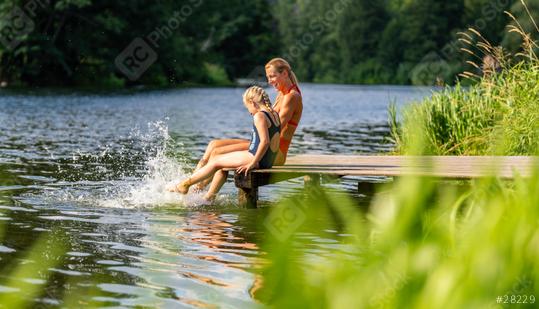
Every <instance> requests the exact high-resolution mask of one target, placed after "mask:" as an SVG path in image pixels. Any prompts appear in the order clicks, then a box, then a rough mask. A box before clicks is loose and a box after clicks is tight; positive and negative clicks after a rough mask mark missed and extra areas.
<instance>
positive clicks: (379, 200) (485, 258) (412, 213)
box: [256, 174, 539, 308]
mask: <svg viewBox="0 0 539 309" xmlns="http://www.w3.org/2000/svg"><path fill="white" fill-rule="evenodd" d="M390 186H391V187H390V188H389V189H390V190H385V191H384V192H385V193H379V194H378V195H377V196H376V198H375V199H374V200H373V202H372V204H371V206H370V208H369V209H368V211H366V212H365V211H362V210H360V209H359V208H358V207H357V205H355V204H354V202H353V201H351V200H349V199H348V198H347V197H346V195H343V194H338V195H336V194H334V193H328V192H326V191H324V190H319V191H315V192H311V193H310V194H308V195H307V196H306V197H294V198H291V199H288V200H285V201H283V202H282V203H281V204H280V205H278V206H276V207H275V209H273V210H272V214H271V215H270V217H269V219H268V221H267V225H266V227H268V226H271V224H272V223H275V222H279V221H278V220H277V219H278V218H283V219H285V220H284V221H286V222H288V225H282V224H279V231H283V230H285V231H286V232H285V233H284V234H283V233H276V232H275V230H274V229H272V228H268V230H267V231H266V234H267V235H268V241H267V243H266V246H265V247H264V250H265V251H266V250H267V252H269V253H268V259H269V260H270V263H269V264H268V265H267V266H266V267H265V268H264V269H263V270H262V272H261V273H262V276H263V284H262V285H263V288H262V289H261V290H259V291H258V292H257V293H256V295H257V297H258V298H260V299H261V300H262V301H264V302H266V303H268V304H269V305H270V306H271V307H276V308H299V307H301V308H491V307H492V308H497V307H498V306H501V305H498V304H497V303H496V299H497V296H503V295H508V298H509V301H510V297H511V295H519V299H520V300H521V301H524V295H525V296H526V299H527V301H528V303H529V302H532V301H533V302H534V303H537V302H538V301H539V299H537V298H538V297H539V286H538V285H536V284H535V283H536V282H539V281H538V280H539V208H538V207H537V206H538V205H539V177H538V175H537V174H536V175H535V176H533V177H532V178H530V179H517V180H516V181H515V182H514V183H511V184H510V185H508V184H506V183H502V182H500V181H498V180H496V179H484V180H481V181H476V182H474V183H472V184H471V185H469V186H462V185H455V184H448V183H441V184H440V183H437V182H436V181H434V180H433V179H429V178H421V177H406V178H402V179H400V180H398V181H397V182H395V183H394V184H392V185H390ZM386 189H387V188H386ZM291 214H295V215H291ZM328 217H329V218H332V219H330V220H326V221H323V222H321V221H320V219H319V218H328ZM276 218H277V219H276ZM281 223H282V222H281ZM287 229H288V230H287ZM325 229H333V230H337V231H338V232H339V233H343V234H347V235H348V237H345V238H343V239H347V240H344V243H345V245H344V246H343V247H341V248H340V249H337V248H336V249H335V250H330V251H329V252H325V253H323V252H322V253H321V252H317V251H316V250H314V249H313V243H312V241H310V240H309V238H308V237H304V236H305V235H306V233H314V234H316V233H319V232H320V231H323V230H325ZM316 231H318V232H316ZM283 235H284V236H283ZM314 247H316V246H314ZM532 299H533V300H532ZM515 301H516V299H515ZM504 306H505V307H507V306H512V307H514V306H516V305H510V304H506V305H504ZM520 306H523V304H520ZM530 307H531V306H530Z"/></svg>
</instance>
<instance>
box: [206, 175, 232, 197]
mask: <svg viewBox="0 0 539 309" xmlns="http://www.w3.org/2000/svg"><path fill="white" fill-rule="evenodd" d="M227 177H228V172H225V171H223V170H218V171H217V172H215V174H214V175H213V178H212V181H211V185H210V190H208V192H207V193H206V195H204V199H206V200H208V201H213V200H214V199H215V196H216V195H217V192H219V190H221V187H222V186H223V185H224V184H225V182H226V178H227Z"/></svg>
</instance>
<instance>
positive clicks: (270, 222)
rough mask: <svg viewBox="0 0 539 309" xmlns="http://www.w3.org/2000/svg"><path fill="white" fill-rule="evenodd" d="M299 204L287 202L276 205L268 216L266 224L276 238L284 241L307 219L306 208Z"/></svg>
mask: <svg viewBox="0 0 539 309" xmlns="http://www.w3.org/2000/svg"><path fill="white" fill-rule="evenodd" d="M298 205H299V204H298V203H286V204H284V205H279V206H276V207H275V208H274V209H273V211H272V212H271V213H270V214H269V216H268V217H266V220H265V221H264V225H265V226H266V228H267V229H268V231H269V232H270V233H271V234H272V235H273V236H274V237H275V238H276V239H278V240H280V241H282V242H284V241H285V240H286V239H288V238H289V237H290V236H291V235H292V234H294V233H295V232H296V231H297V230H298V228H299V227H300V226H301V225H302V224H303V222H304V221H305V219H306V215H305V210H304V209H302V208H301V207H300V206H298Z"/></svg>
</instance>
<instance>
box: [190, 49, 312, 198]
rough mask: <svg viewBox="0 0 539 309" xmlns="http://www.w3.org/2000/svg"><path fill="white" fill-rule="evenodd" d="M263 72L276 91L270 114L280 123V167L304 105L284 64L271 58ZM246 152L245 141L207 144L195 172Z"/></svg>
mask: <svg viewBox="0 0 539 309" xmlns="http://www.w3.org/2000/svg"><path fill="white" fill-rule="evenodd" d="M265 69H266V77H267V79H268V83H269V84H270V85H271V86H273V87H274V88H275V89H276V90H277V91H278V94H277V98H276V99H275V104H274V106H273V110H275V111H276V112H277V113H278V114H279V118H280V121H281V133H280V138H279V152H278V153H277V156H276V158H275V161H274V165H283V164H284V163H285V161H286V156H287V154H288V148H289V147H290V143H291V142H292V137H293V136H294V133H295V132H296V128H297V127H298V124H299V121H300V119H301V114H302V112H303V101H302V97H301V91H300V90H299V87H298V80H297V78H296V75H295V74H294V72H293V71H292V68H291V67H290V64H288V62H287V61H286V60H284V59H282V58H274V59H272V60H270V61H269V62H268V63H267V64H266V65H265ZM248 148H249V140H246V139H220V140H213V141H211V142H210V143H209V144H208V147H207V148H206V151H205V152H204V155H203V156H202V159H200V161H199V162H198V164H197V167H196V170H198V169H200V168H202V167H203V166H205V165H206V164H207V163H208V161H209V160H211V159H212V158H214V157H216V156H218V155H222V154H226V153H230V152H234V151H243V150H247V149H248ZM207 183H208V181H205V182H201V183H199V186H198V189H203V188H204V187H205V186H206V185H207Z"/></svg>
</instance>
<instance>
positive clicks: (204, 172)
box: [172, 86, 281, 202]
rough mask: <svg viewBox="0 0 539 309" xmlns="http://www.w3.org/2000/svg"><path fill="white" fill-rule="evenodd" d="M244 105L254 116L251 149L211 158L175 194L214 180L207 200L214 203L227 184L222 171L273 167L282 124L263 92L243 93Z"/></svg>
mask: <svg viewBox="0 0 539 309" xmlns="http://www.w3.org/2000/svg"><path fill="white" fill-rule="evenodd" d="M243 104H244V105H245V108H246V109H247V110H248V111H249V113H250V114H251V115H252V116H253V129H252V134H251V136H252V137H251V141H250V144H249V147H248V149H246V150H241V151H234V152H229V153H226V154H222V155H220V156H218V157H215V158H212V159H211V160H210V161H209V162H208V164H206V165H205V166H204V167H202V168H200V169H199V170H197V171H196V172H194V173H193V175H191V177H189V178H187V179H186V180H184V181H182V182H180V183H179V184H178V185H176V187H175V188H174V189H173V190H172V191H176V192H179V193H181V194H187V192H188V191H189V187H190V186H192V185H194V184H197V183H200V182H202V181H204V180H205V179H211V178H213V181H212V184H211V186H210V190H209V191H208V193H207V194H206V195H205V196H204V199H205V200H207V201H209V202H211V201H213V200H214V199H215V196H216V195H217V192H219V190H220V189H221V187H222V186H223V184H224V183H225V181H226V176H227V172H225V171H224V170H223V169H226V168H235V169H236V170H237V172H238V173H246V174H247V173H248V172H249V171H250V170H252V169H253V168H255V167H260V168H271V167H272V166H273V162H275V157H276V155H277V152H278V151H279V138H280V134H279V133H280V129H281V124H280V122H279V115H278V114H277V112H275V111H274V110H273V108H272V107H271V102H270V99H269V96H268V94H267V93H266V91H264V89H262V88H260V87H258V86H253V87H250V88H249V89H247V90H246V91H245V93H244V94H243Z"/></svg>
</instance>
